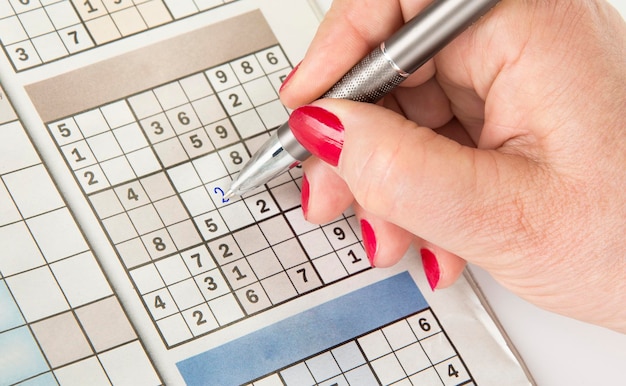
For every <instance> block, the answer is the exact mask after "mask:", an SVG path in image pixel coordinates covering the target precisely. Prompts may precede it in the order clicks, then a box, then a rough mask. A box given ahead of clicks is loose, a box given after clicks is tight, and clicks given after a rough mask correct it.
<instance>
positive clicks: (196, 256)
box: [189, 253, 206, 281]
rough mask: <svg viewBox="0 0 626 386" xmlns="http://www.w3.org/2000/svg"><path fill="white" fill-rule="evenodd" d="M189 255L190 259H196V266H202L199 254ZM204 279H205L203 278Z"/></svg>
mask: <svg viewBox="0 0 626 386" xmlns="http://www.w3.org/2000/svg"><path fill="white" fill-rule="evenodd" d="M189 257H191V260H196V264H198V268H202V260H200V254H199V253H194V254H193V255H191V256H189ZM205 281H206V279H205Z"/></svg>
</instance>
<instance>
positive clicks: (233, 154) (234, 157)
mask: <svg viewBox="0 0 626 386" xmlns="http://www.w3.org/2000/svg"><path fill="white" fill-rule="evenodd" d="M230 159H231V160H232V161H233V163H234V164H235V165H239V164H241V163H242V162H243V158H241V155H240V154H239V152H238V151H231V152H230Z"/></svg>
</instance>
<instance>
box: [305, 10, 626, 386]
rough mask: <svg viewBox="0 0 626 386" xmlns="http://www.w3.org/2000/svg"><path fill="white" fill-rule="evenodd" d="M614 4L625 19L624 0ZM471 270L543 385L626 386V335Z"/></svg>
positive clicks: (539, 383)
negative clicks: (547, 306) (547, 307)
mask: <svg viewBox="0 0 626 386" xmlns="http://www.w3.org/2000/svg"><path fill="white" fill-rule="evenodd" d="M316 1H317V2H318V3H319V4H320V6H321V7H322V8H323V9H327V8H328V6H329V5H330V3H331V0H316ZM609 2H610V3H612V4H613V5H614V6H615V7H616V8H617V9H618V10H619V11H620V12H621V14H622V16H623V17H624V18H626V1H625V0H610V1H609ZM471 269H472V272H473V273H474V276H475V277H476V279H477V281H478V282H479V284H480V286H481V287H482V290H483V293H484V294H485V296H486V297H487V299H488V301H489V303H490V304H491V307H492V308H493V310H494V311H495V313H496V315H497V317H498V319H499V320H500V322H501V323H502V325H503V327H504V329H505V330H506V332H507V334H508V335H509V337H510V338H511V340H512V341H513V344H514V345H515V347H516V348H517V350H518V351H519V353H520V355H521V356H522V358H523V360H524V362H525V363H526V365H527V366H528V368H529V370H530V372H531V374H532V375H533V377H534V379H535V381H536V382H537V384H538V385H540V386H561V385H568V386H575V385H581V386H582V385H626V373H625V372H624V369H625V367H624V366H625V364H626V335H623V334H618V333H615V332H612V331H609V330H606V329H604V328H600V327H596V326H592V325H588V324H584V323H581V322H578V321H575V320H572V319H568V318H565V317H562V316H559V315H555V314H552V313H549V312H546V311H543V310H541V309H539V308H537V307H535V306H533V305H531V304H529V303H527V302H525V301H523V300H521V299H520V298H519V297H517V296H515V295H513V294H512V293H510V292H509V291H507V290H506V289H504V288H503V287H502V286H500V285H499V284H498V283H496V282H495V281H494V280H493V279H492V278H491V276H489V274H487V273H486V272H485V271H483V270H481V269H479V268H476V267H472V268H471ZM625 280H626V278H625ZM503 384H506V381H505V380H503Z"/></svg>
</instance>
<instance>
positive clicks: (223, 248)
mask: <svg viewBox="0 0 626 386" xmlns="http://www.w3.org/2000/svg"><path fill="white" fill-rule="evenodd" d="M217 249H219V250H220V251H222V257H223V258H225V259H226V258H228V257H231V256H232V255H233V253H232V252H231V251H230V247H229V246H228V244H220V245H219V246H218V247H217Z"/></svg>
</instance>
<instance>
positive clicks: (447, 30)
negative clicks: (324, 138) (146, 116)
mask: <svg viewBox="0 0 626 386" xmlns="http://www.w3.org/2000/svg"><path fill="white" fill-rule="evenodd" d="M498 1H499V0H434V1H433V2H432V3H431V4H430V5H429V6H427V7H426V8H425V9H424V10H423V11H422V12H420V13H419V14H418V15H417V16H415V17H414V18H413V19H411V20H409V21H408V22H407V23H406V24H405V25H404V26H403V27H402V28H400V30H398V31H397V32H396V33H395V34H393V35H392V36H391V37H390V38H389V39H387V40H386V41H385V42H383V43H382V44H381V45H380V46H379V47H378V48H376V49H374V50H373V51H372V52H371V53H370V54H369V55H367V56H366V57H365V58H364V59H363V60H361V61H360V62H359V63H357V64H356V65H355V66H354V67H353V68H352V69H351V70H350V71H349V72H348V73H347V74H346V75H344V76H343V77H342V78H341V79H340V80H339V81H338V82H337V83H335V85H334V86H333V87H332V88H331V89H330V90H329V91H328V92H326V93H325V94H324V95H322V97H321V98H341V99H351V100H354V101H358V102H368V103H375V102H377V101H378V100H380V99H381V98H382V97H383V96H385V94H387V93H389V92H390V91H391V90H393V89H394V88H395V87H396V86H397V85H398V84H400V83H401V82H402V81H403V80H405V79H406V78H407V77H408V76H409V75H410V74H412V73H413V72H415V71H416V70H417V69H418V68H419V67H421V66H422V65H423V64H424V63H426V62H427V61H428V60H429V59H431V58H432V57H433V56H434V55H435V54H436V53H437V52H439V51H440V50H441V49H442V48H443V47H445V46H446V45H447V44H448V43H450V42H451V41H452V40H453V39H454V38H456V37H457V36H458V35H459V34H460V33H461V32H463V31H464V30H465V29H467V28H468V27H469V26H470V25H472V24H473V23H474V22H475V21H476V20H478V19H479V18H480V17H481V16H483V15H484V14H485V13H487V12H488V11H489V10H490V9H491V8H493V7H494V6H495V5H496V4H497V3H498ZM310 156H311V154H310V153H309V152H308V151H307V150H306V149H305V148H304V147H303V146H302V145H300V143H298V141H297V140H296V139H295V138H294V136H293V134H292V133H291V129H290V128H289V124H288V122H286V123H284V124H283V125H282V126H280V127H279V128H278V130H276V132H275V133H274V134H273V135H272V136H271V137H270V138H269V139H268V141H267V142H265V144H263V146H261V148H260V149H259V150H258V151H257V152H256V153H255V154H254V155H253V156H252V157H251V158H250V160H249V161H248V162H247V163H246V165H245V166H244V167H243V168H242V169H241V172H240V173H239V174H238V175H237V177H236V178H235V180H233V182H232V183H231V186H230V189H229V190H228V191H227V192H226V194H225V195H224V198H230V197H232V196H235V195H242V194H244V193H246V192H249V191H251V190H253V189H256V188H258V187H259V186H261V185H263V184H265V183H267V182H269V181H270V180H271V179H272V178H274V177H276V176H278V175H280V174H282V173H284V172H286V171H287V170H289V169H291V168H293V167H295V166H297V165H299V164H300V162H302V161H304V160H306V159H307V158H309V157H310Z"/></svg>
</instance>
